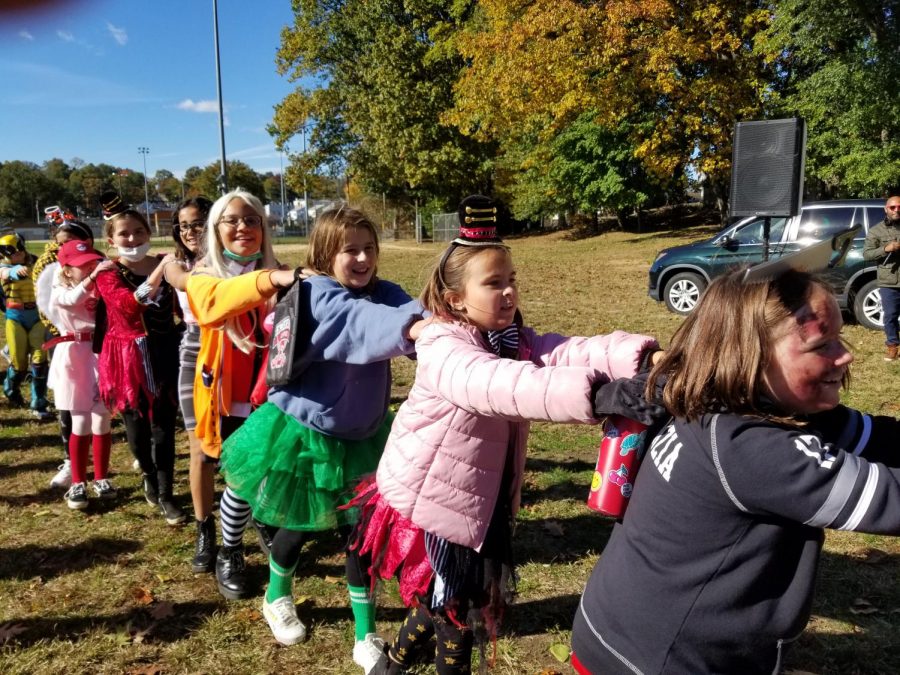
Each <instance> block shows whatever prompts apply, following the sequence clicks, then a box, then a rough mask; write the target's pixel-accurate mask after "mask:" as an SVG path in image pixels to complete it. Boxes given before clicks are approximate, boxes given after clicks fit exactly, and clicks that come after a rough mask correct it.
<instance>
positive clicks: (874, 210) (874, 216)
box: [866, 206, 884, 228]
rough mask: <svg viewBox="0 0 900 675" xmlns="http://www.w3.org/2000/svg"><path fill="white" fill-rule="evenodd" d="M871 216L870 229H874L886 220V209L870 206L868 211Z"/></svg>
mask: <svg viewBox="0 0 900 675" xmlns="http://www.w3.org/2000/svg"><path fill="white" fill-rule="evenodd" d="M866 211H867V215H868V216H869V227H870V228H871V227H873V226H875V225H877V224H878V223H880V222H881V221H882V220H884V208H883V207H881V206H870V207H869V208H867V209H866Z"/></svg>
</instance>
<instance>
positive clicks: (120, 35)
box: [106, 21, 128, 47]
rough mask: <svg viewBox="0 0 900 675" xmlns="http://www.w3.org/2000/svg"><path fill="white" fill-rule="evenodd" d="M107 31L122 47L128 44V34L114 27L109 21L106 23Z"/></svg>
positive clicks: (122, 29)
mask: <svg viewBox="0 0 900 675" xmlns="http://www.w3.org/2000/svg"><path fill="white" fill-rule="evenodd" d="M106 29H107V30H108V31H109V34H110V35H112V37H113V40H115V41H116V42H118V43H119V46H120V47H124V46H125V45H126V44H128V32H127V31H126V30H125V29H124V28H118V27H116V26H113V25H112V24H111V23H110V22H109V21H107V22H106Z"/></svg>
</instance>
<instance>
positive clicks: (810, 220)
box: [797, 206, 862, 242]
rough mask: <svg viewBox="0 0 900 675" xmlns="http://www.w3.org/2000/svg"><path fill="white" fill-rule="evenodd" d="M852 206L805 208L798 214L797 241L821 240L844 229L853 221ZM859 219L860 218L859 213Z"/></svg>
mask: <svg viewBox="0 0 900 675" xmlns="http://www.w3.org/2000/svg"><path fill="white" fill-rule="evenodd" d="M855 211H856V209H854V208H853V207H852V206H850V207H841V208H836V209H805V210H804V211H803V213H802V214H801V215H800V226H799V228H798V230H797V241H799V242H813V241H822V240H823V239H828V238H829V237H833V236H834V235H836V234H837V233H838V232H841V231H843V230H846V229H847V228H848V227H850V226H851V225H852V224H853V223H854V220H853V214H854V212H855ZM859 220H862V214H860V218H859Z"/></svg>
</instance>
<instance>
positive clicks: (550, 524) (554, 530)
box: [544, 520, 566, 537]
mask: <svg viewBox="0 0 900 675" xmlns="http://www.w3.org/2000/svg"><path fill="white" fill-rule="evenodd" d="M544 529H545V530H547V532H548V533H549V534H550V535H552V536H554V537H562V536H564V535H565V533H566V531H565V530H564V529H563V526H562V525H560V524H559V523H558V522H556V521H555V520H548V521H547V522H546V523H544Z"/></svg>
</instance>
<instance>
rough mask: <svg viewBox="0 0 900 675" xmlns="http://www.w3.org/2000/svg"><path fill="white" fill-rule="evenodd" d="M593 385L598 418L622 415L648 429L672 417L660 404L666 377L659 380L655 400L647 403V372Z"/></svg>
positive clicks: (595, 412)
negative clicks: (644, 425) (645, 391)
mask: <svg viewBox="0 0 900 675" xmlns="http://www.w3.org/2000/svg"><path fill="white" fill-rule="evenodd" d="M594 386H595V389H594V394H593V397H594V415H595V416H596V417H606V416H607V415H621V416H622V417H627V418H628V419H631V420H635V421H636V422H640V423H641V424H646V425H647V426H654V425H656V424H661V423H663V422H666V421H667V420H668V419H669V417H670V415H669V413H668V412H667V411H666V409H665V408H664V407H663V406H662V405H660V404H661V403H662V388H663V386H665V379H664V378H657V381H656V396H655V397H654V399H655V400H653V401H648V400H647V399H646V398H645V397H644V387H646V386H647V373H641V374H640V375H637V376H635V377H632V378H621V379H618V380H613V381H612V382H607V383H605V384H603V383H600V384H599V386H598V385H597V384H595V385H594Z"/></svg>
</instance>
